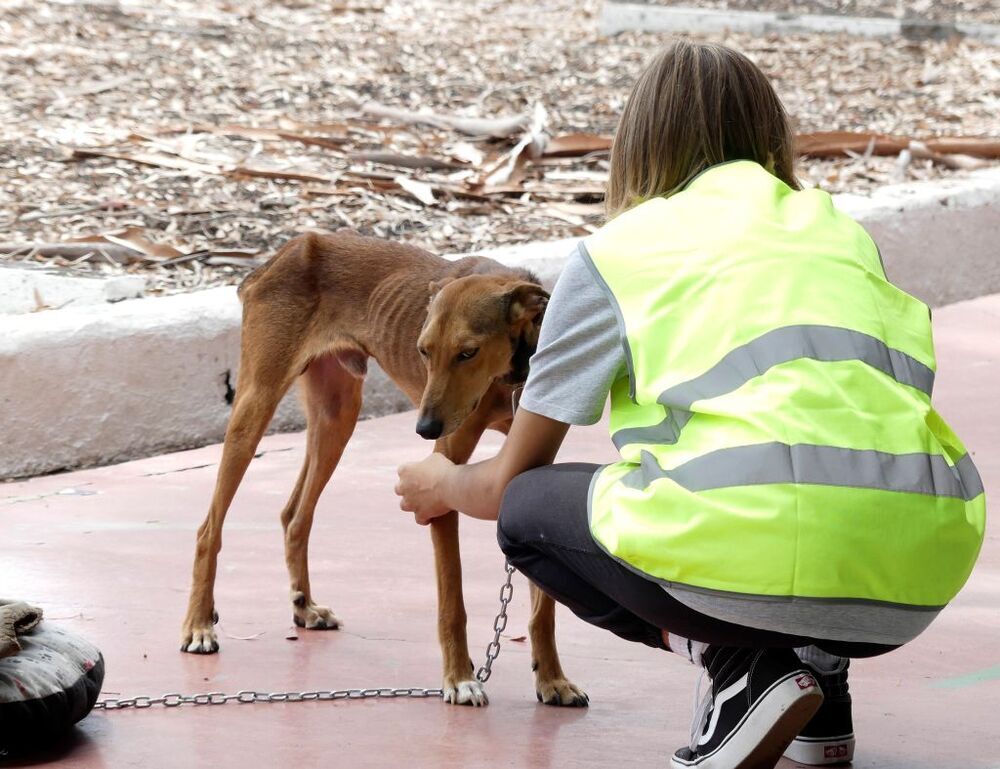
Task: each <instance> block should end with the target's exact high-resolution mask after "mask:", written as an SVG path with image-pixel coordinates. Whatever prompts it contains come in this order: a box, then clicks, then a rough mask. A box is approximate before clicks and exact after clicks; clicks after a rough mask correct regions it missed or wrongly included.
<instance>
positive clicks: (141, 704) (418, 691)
mask: <svg viewBox="0 0 1000 769" xmlns="http://www.w3.org/2000/svg"><path fill="white" fill-rule="evenodd" d="M504 569H505V570H506V572H507V580H506V581H505V582H504V584H503V587H501V588H500V613H499V614H497V616H496V619H494V620H493V632H494V635H493V640H492V641H490V643H489V645H488V646H487V647H486V661H485V662H484V663H483V665H482V666H481V667H480V668H479V670H477V671H476V680H478V681H479V682H480V683H486V682H487V681H488V680H489V679H490V675H491V674H492V671H493V663H494V662H496V658H497V657H499V656H500V634H501V633H502V632H503V631H504V629H505V628H506V627H507V606H508V605H509V604H510V600H511V598H512V597H513V595H514V586H513V584H511V579H512V578H513V576H514V567H513V566H511V565H510V563H509V562H505V563H504ZM442 696H444V690H443V689H427V688H424V687H422V686H410V687H401V688H393V687H391V686H383V687H379V688H376V689H320V690H317V691H308V692H258V691H254V690H253V689H243V690H242V691H238V692H236V694H226V693H225V692H205V693H203V694H178V693H177V692H171V693H170V694H164V695H162V696H160V697H148V696H137V697H121V698H119V697H107V698H105V699H103V700H98V701H97V702H96V703H94V710H127V709H128V708H134V709H136V710H145V709H146V708H151V707H153V706H154V705H161V706H163V707H165V708H176V707H180V706H181V705H226V704H228V703H230V702H238V703H240V704H241V705H251V704H254V703H257V702H309V701H313V700H317V701H320V702H329V701H331V700H367V699H394V698H396V697H412V698H414V699H425V698H427V697H434V698H440V697H442Z"/></svg>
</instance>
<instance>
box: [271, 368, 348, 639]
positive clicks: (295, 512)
mask: <svg viewBox="0 0 1000 769" xmlns="http://www.w3.org/2000/svg"><path fill="white" fill-rule="evenodd" d="M345 355H348V356H352V357H351V359H350V360H349V363H351V364H354V365H352V366H351V368H350V369H348V368H345V366H344V365H343V363H342V360H343V359H344V357H345ZM355 357H360V359H361V362H362V365H360V366H359V365H357V364H358V361H356V360H354V358H355ZM363 360H364V357H363V354H362V353H361V352H360V351H358V352H357V353H354V352H349V353H346V354H345V353H340V354H339V355H335V354H333V353H328V354H326V355H322V356H320V357H318V358H315V359H314V360H313V361H312V362H311V363H310V364H309V366H308V368H307V369H306V370H305V372H304V373H303V375H302V377H301V378H300V379H299V384H300V387H301V391H302V401H303V403H304V405H305V409H306V416H307V423H308V433H307V439H306V458H305V464H304V465H303V467H302V472H301V474H300V475H299V480H298V483H297V484H296V486H295V491H294V492H293V493H292V496H291V498H290V499H289V500H288V504H287V505H286V506H285V509H284V511H283V512H282V514H281V524H282V527H283V528H284V531H285V562H286V563H287V565H288V576H289V579H290V583H291V598H292V611H293V619H294V621H295V624H296V625H298V626H299V627H304V628H310V629H317V630H333V629H336V628H338V627H340V622H339V620H338V619H337V618H336V616H334V614H333V612H332V611H331V610H330V609H328V608H327V607H325V606H319V605H318V604H316V602H315V601H314V600H313V595H312V589H311V587H310V584H309V533H310V531H311V530H312V522H313V514H314V513H315V511H316V503H317V501H318V500H319V496H320V494H321V493H322V492H323V488H324V487H325V486H326V484H327V482H328V481H329V480H330V476H331V475H333V471H334V470H335V469H336V468H337V463H338V462H339V461H340V457H341V455H342V454H343V452H344V447H345V446H346V445H347V442H348V441H349V440H350V438H351V435H352V434H353V432H354V425H355V424H356V423H357V421H358V413H359V412H360V411H361V387H362V384H363V379H362V378H361V376H359V373H358V369H361V370H363Z"/></svg>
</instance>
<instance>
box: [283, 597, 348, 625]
mask: <svg viewBox="0 0 1000 769" xmlns="http://www.w3.org/2000/svg"><path fill="white" fill-rule="evenodd" d="M292 611H293V612H294V613H293V614H292V620H293V621H294V622H295V624H296V625H298V626H299V627H304V628H305V629H306V630H339V629H340V620H339V619H337V616H336V615H335V614H334V613H333V611H331V610H330V609H328V608H327V607H326V606H319V605H318V604H315V603H307V602H306V601H305V598H304V596H303V595H302V593H298V594H296V595H295V596H293V597H292Z"/></svg>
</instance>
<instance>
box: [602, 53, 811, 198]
mask: <svg viewBox="0 0 1000 769" xmlns="http://www.w3.org/2000/svg"><path fill="white" fill-rule="evenodd" d="M792 143H793V136H792V130H791V126H790V124H789V121H788V115H787V114H786V113H785V108H784V107H783V106H782V104H781V100H780V99H779V98H778V95H777V94H776V93H775V92H774V88H772V87H771V84H770V82H768V79H767V76H766V75H764V73H763V72H761V71H760V69H759V68H758V67H757V65H756V64H754V63H753V62H752V61H750V59H748V58H747V57H746V56H744V55H743V54H741V53H738V52H737V51H734V50H733V49H732V48H727V47H725V46H722V45H712V44H705V43H692V42H689V41H686V40H679V41H677V42H675V43H674V44H672V45H671V46H669V47H668V48H667V49H666V50H664V51H662V52H660V53H659V54H658V55H657V56H656V57H655V58H654V59H653V60H652V61H651V62H650V63H649V64H648V65H647V66H646V69H645V70H644V71H643V73H642V74H641V75H640V76H639V80H638V82H637V83H636V84H635V87H634V88H633V89H632V94H631V95H630V96H629V100H628V103H627V104H626V106H625V111H624V112H623V113H622V117H621V120H620V121H619V123H618V130H617V131H616V133H615V139H614V143H613V144H612V147H611V170H610V174H609V179H608V189H607V197H606V199H605V207H606V209H607V213H608V217H609V218H610V217H613V216H616V215H617V214H620V213H621V212H622V211H625V210H627V209H629V208H632V207H633V206H635V205H637V204H638V203H641V202H643V201H645V200H649V199H650V198H654V197H659V196H663V195H669V194H671V193H673V192H675V191H677V190H678V189H680V188H681V187H683V186H684V185H685V184H686V183H687V182H689V181H690V180H691V179H692V178H693V177H694V176H696V175H697V174H699V173H700V172H701V171H703V170H705V169H706V168H708V167H709V166H713V165H715V164H717V163H723V162H725V161H727V160H752V161H754V162H757V163H760V164H761V165H762V166H765V167H767V169H768V170H769V171H771V172H772V173H773V174H774V175H775V176H777V177H778V178H779V179H781V180H782V181H784V182H785V183H786V184H788V185H789V186H790V187H792V188H793V189H800V187H799V183H798V182H797V181H796V179H795V173H794V171H793V167H792V166H793V148H792Z"/></svg>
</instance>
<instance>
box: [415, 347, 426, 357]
mask: <svg viewBox="0 0 1000 769" xmlns="http://www.w3.org/2000/svg"><path fill="white" fill-rule="evenodd" d="M417 352H418V353H419V354H420V357H421V358H426V357H427V348H426V347H418V348H417Z"/></svg>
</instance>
